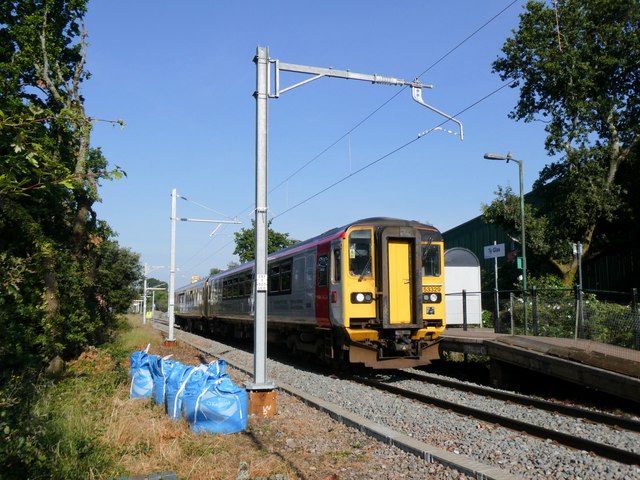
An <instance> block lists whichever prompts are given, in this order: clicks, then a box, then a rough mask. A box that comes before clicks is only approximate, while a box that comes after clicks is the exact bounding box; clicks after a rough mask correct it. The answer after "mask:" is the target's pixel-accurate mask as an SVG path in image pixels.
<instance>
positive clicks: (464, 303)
mask: <svg viewBox="0 0 640 480" xmlns="http://www.w3.org/2000/svg"><path fill="white" fill-rule="evenodd" d="M462 330H464V331H465V332H466V331H467V291H466V290H464V289H463V290H462Z"/></svg>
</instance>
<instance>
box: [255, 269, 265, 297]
mask: <svg viewBox="0 0 640 480" xmlns="http://www.w3.org/2000/svg"><path fill="white" fill-rule="evenodd" d="M256 280H257V282H256V283H257V284H258V285H257V289H258V291H259V292H266V291H267V274H266V273H261V274H259V275H258V276H257V277H256Z"/></svg>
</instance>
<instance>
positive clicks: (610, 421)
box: [349, 375, 640, 465]
mask: <svg viewBox="0 0 640 480" xmlns="http://www.w3.org/2000/svg"><path fill="white" fill-rule="evenodd" d="M413 377H414V378H413V379H414V380H415V379H416V378H420V379H421V381H424V380H423V379H424V377H423V376H422V375H413ZM349 378H350V379H351V380H353V381H355V382H358V383H360V384H363V385H367V386H369V387H372V388H375V389H378V390H381V391H384V392H388V393H392V394H394V395H398V396H401V397H403V398H410V399H412V400H414V401H418V402H420V403H424V404H429V405H433V406H436V407H438V408H443V409H446V410H450V411H452V412H455V413H458V414H461V415H465V416H468V417H471V418H474V419H477V420H481V421H484V422H489V423H494V424H497V425H501V426H503V427H505V428H509V429H511V430H516V431H519V432H525V433H527V434H529V435H533V436H535V437H538V438H543V439H549V440H553V441H555V442H557V443H559V444H562V445H565V446H567V447H570V448H575V449H578V450H585V451H588V452H592V453H594V454H595V455H598V456H601V457H604V458H608V459H610V460H614V461H616V462H621V463H626V464H628V465H640V454H638V453H635V452H630V451H628V450H624V449H621V448H617V447H613V446H611V445H606V444H601V443H598V442H595V441H592V440H589V439H585V438H582V437H578V436H575V435H570V434H567V433H563V432H560V431H558V430H554V429H550V428H545V427H540V426H538V425H535V424H533V423H529V422H523V421H520V420H517V419H514V418H509V417H506V416H503V415H499V414H496V413H492V412H489V411H487V410H481V409H478V408H474V407H469V406H466V405H463V404H461V403H458V402H454V401H449V400H445V399H443V398H441V397H438V396H434V395H427V394H424V393H419V392H416V391H413V390H409V389H405V388H400V387H396V386H394V385H391V384H389V383H385V382H383V381H379V380H373V379H371V378H366V377H364V376H350V377H349ZM444 382H446V381H444V380H443V384H444ZM451 383H456V382H451ZM449 386H450V387H451V385H449ZM470 387H471V388H470V390H476V387H472V386H470ZM457 388H460V386H459V385H458V386H457ZM478 388H479V389H481V390H478V392H482V393H479V394H484V395H487V396H492V397H493V396H494V395H493V392H491V393H489V392H488V391H485V390H488V389H482V387H478ZM500 396H501V397H502V399H509V400H507V401H513V400H516V401H517V403H519V404H521V405H527V406H532V407H534V408H541V409H544V410H549V409H552V410H554V411H557V410H564V412H563V414H564V415H569V416H572V417H574V418H586V417H590V418H589V419H590V420H591V421H596V420H593V419H596V418H600V419H606V424H607V425H616V426H620V425H619V424H625V425H627V426H628V427H631V429H632V430H633V431H636V432H637V431H640V423H639V422H637V421H632V420H629V421H625V419H623V418H621V417H617V416H614V415H606V414H597V412H593V414H591V413H589V412H588V411H587V410H585V409H578V408H571V407H564V408H552V407H553V405H550V404H551V403H552V402H544V401H539V400H536V399H532V398H525V397H523V396H520V395H512V394H508V393H505V392H500ZM596 422H597V421H596ZM622 428H626V427H622Z"/></svg>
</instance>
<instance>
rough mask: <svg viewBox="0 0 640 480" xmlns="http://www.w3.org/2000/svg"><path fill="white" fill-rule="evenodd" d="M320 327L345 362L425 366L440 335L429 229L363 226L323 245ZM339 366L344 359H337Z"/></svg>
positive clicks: (434, 233) (437, 241)
mask: <svg viewBox="0 0 640 480" xmlns="http://www.w3.org/2000/svg"><path fill="white" fill-rule="evenodd" d="M328 243H329V244H328V247H329V252H328V255H329V259H330V268H329V282H328V287H329V288H328V297H329V309H328V310H329V311H328V320H329V323H330V325H331V327H332V328H333V329H334V331H336V332H339V334H341V335H343V336H344V338H341V339H339V340H338V342H337V344H338V346H340V347H341V348H342V349H343V350H344V351H345V354H347V355H348V362H349V363H362V364H364V365H366V366H369V367H372V368H404V367H412V366H418V365H426V364H428V363H429V362H430V361H431V360H434V359H437V358H438V346H437V342H436V340H437V338H438V337H439V335H440V333H441V332H442V331H443V330H444V328H445V310H444V309H445V302H444V268H443V266H444V248H443V243H442V235H441V234H440V232H439V231H438V230H436V229H435V228H434V227H432V226H429V225H425V224H421V223H418V222H413V221H404V220H395V219H383V218H375V219H365V220H361V221H359V222H355V223H353V224H351V225H349V226H348V227H346V228H345V229H344V231H343V232H342V233H341V234H340V235H338V236H337V237H336V238H334V239H332V240H330V241H329V242H328ZM345 360H346V358H345Z"/></svg>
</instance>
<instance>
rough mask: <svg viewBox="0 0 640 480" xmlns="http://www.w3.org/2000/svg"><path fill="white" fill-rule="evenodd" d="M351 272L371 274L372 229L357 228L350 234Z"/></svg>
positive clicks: (367, 275)
mask: <svg viewBox="0 0 640 480" xmlns="http://www.w3.org/2000/svg"><path fill="white" fill-rule="evenodd" d="M349 273H350V274H351V275H354V276H356V277H369V276H371V230H355V231H353V232H351V234H350V235H349Z"/></svg>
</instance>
